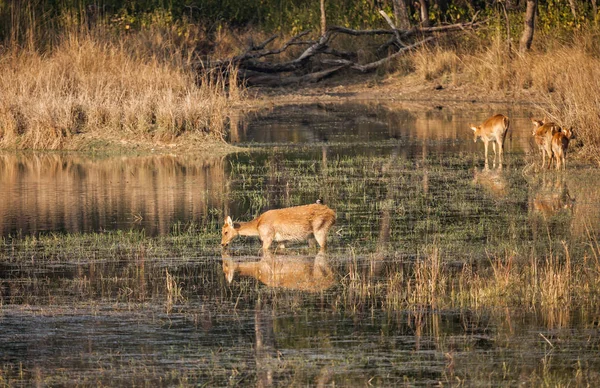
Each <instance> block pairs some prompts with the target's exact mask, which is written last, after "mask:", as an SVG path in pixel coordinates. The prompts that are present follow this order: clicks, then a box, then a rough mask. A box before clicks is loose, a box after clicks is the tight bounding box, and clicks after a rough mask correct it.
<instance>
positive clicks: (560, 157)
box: [531, 118, 575, 170]
mask: <svg viewBox="0 0 600 388" xmlns="http://www.w3.org/2000/svg"><path fill="white" fill-rule="evenodd" d="M531 122H532V123H533V133H532V135H533V137H534V139H535V143H536V144H537V146H538V149H539V150H540V152H541V153H542V167H544V166H545V165H546V156H548V166H547V168H550V166H551V165H552V160H553V159H556V169H557V170H559V169H560V168H561V167H562V169H563V170H564V169H565V168H566V158H567V149H568V148H569V140H571V139H574V138H575V135H574V134H573V130H572V129H567V128H561V127H559V126H558V125H557V124H555V123H553V122H547V121H546V120H545V119H544V120H536V119H533V118H532V119H531Z"/></svg>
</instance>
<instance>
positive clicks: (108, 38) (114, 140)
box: [0, 29, 242, 150]
mask: <svg viewBox="0 0 600 388" xmlns="http://www.w3.org/2000/svg"><path fill="white" fill-rule="evenodd" d="M171 38H173V37H172V36H171V35H169V34H167V33H165V32H164V31H159V30H158V29H157V30H148V31H139V32H131V33H119V34H114V33H110V32H109V31H103V30H101V29H98V30H96V31H92V32H89V31H87V32H81V31H77V30H73V31H71V32H65V34H63V35H61V36H60V37H59V38H57V39H58V40H57V42H56V43H55V45H54V46H53V47H52V48H51V49H46V50H41V49H38V48H36V47H33V48H22V47H19V46H16V45H15V46H12V47H8V48H5V49H4V51H3V52H2V53H1V54H0V89H1V90H2V93H3V98H2V99H1V100H0V147H2V148H16V149H50V150H58V149H85V148H86V147H89V146H90V144H98V140H101V141H103V142H106V143H107V144H117V145H122V146H125V147H126V148H127V147H136V146H142V147H144V148H148V149H150V148H159V147H161V146H165V147H174V146H177V145H178V144H181V143H184V142H185V143H187V144H188V145H189V143H190V142H191V143H196V144H197V145H199V146H201V145H202V144H203V143H206V142H210V143H215V142H217V141H219V140H220V139H222V136H223V134H224V130H225V126H226V123H227V120H228V117H229V115H230V114H231V112H232V109H233V105H235V104H236V103H238V102H240V101H241V99H242V90H241V89H240V88H238V86H237V81H236V72H235V70H233V69H232V71H231V72H230V76H229V77H227V76H223V75H222V74H210V73H207V72H204V73H203V75H201V76H199V75H198V72H196V71H195V70H194V66H193V62H192V58H188V57H186V55H188V52H187V51H186V50H185V46H184V45H183V44H181V43H180V42H177V41H176V40H175V39H174V38H173V39H171Z"/></svg>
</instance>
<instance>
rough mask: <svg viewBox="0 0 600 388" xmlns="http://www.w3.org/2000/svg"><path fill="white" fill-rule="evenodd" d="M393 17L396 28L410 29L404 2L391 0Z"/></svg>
mask: <svg viewBox="0 0 600 388" xmlns="http://www.w3.org/2000/svg"><path fill="white" fill-rule="evenodd" d="M392 4H393V5H394V17H395V18H396V26H397V27H398V28H399V29H401V30H408V29H410V19H409V18H408V8H407V7H406V2H405V1H404V0H393V1H392Z"/></svg>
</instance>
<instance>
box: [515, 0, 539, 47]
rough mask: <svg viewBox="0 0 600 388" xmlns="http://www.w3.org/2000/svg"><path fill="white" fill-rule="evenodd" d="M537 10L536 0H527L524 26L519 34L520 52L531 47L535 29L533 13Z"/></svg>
mask: <svg viewBox="0 0 600 388" xmlns="http://www.w3.org/2000/svg"><path fill="white" fill-rule="evenodd" d="M536 11H537V0H527V9H526V10H525V28H524V29H523V35H521V42H520V45H519V49H520V50H521V52H525V51H528V50H529V49H531V42H533V31H534V29H535V13H536Z"/></svg>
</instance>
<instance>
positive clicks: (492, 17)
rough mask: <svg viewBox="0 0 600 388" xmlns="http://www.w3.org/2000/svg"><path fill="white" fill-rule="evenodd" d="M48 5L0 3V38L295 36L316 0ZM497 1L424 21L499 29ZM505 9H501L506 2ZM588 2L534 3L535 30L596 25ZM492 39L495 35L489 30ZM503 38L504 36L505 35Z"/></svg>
mask: <svg viewBox="0 0 600 388" xmlns="http://www.w3.org/2000/svg"><path fill="white" fill-rule="evenodd" d="M98 4H99V3H98V2H97V1H96V0H78V1H76V0H49V1H43V2H10V1H0V40H4V41H6V40H11V41H13V42H17V43H19V44H23V43H28V42H31V41H36V40H39V41H45V42H46V43H48V42H51V40H52V39H53V38H54V37H53V34H52V32H54V35H56V34H58V33H60V30H61V29H64V28H67V27H71V28H73V27H75V28H78V27H80V26H85V25H89V24H91V23H95V22H99V21H102V22H103V23H105V24H107V25H109V26H110V27H112V28H113V29H115V30H128V29H141V28H147V27H149V26H153V27H170V26H173V25H177V24H182V22H183V24H185V23H194V24H197V25H201V26H203V28H204V30H205V31H207V32H209V33H211V32H214V31H217V30H218V29H219V28H221V27H222V26H227V27H228V28H229V27H232V28H240V27H249V26H251V27H253V28H255V29H259V30H262V31H264V32H282V33H286V34H296V33H298V32H301V31H305V30H313V31H318V30H319V25H320V8H319V2H318V1H317V0H288V1H283V0H246V1H241V2H240V1H237V0H191V1H190V0H170V1H165V0H149V1H134V0H127V1H125V0H105V1H102V2H101V6H99V5H98ZM407 6H408V13H409V15H410V18H411V21H412V23H413V24H415V25H416V24H417V23H418V21H419V9H418V7H417V6H416V5H415V3H414V2H409V1H407ZM504 6H505V4H504V3H503V2H480V1H475V2H469V1H464V0H454V1H448V2H444V1H431V0H430V1H429V18H430V21H431V23H432V24H433V25H441V24H446V23H458V22H466V21H468V20H471V18H472V17H473V15H474V14H475V12H478V13H479V17H478V19H479V20H489V21H490V23H491V25H492V26H493V25H495V24H496V25H498V24H501V26H499V27H498V28H500V29H504V30H506V18H505V15H504V8H503V7H504ZM506 6H508V5H506ZM325 7H326V16H327V24H328V25H341V26H344V27H351V28H359V29H360V28H387V25H386V23H385V21H384V20H383V19H382V18H381V16H380V15H379V12H378V11H379V10H384V11H385V12H387V13H388V14H389V15H393V3H392V0H354V1H349V0H345V1H333V0H326V2H325ZM508 7H509V8H508V16H509V17H508V19H509V21H510V29H511V31H510V35H511V36H512V37H513V39H514V37H518V36H519V35H520V33H521V31H522V28H523V23H522V20H523V13H524V7H525V3H524V2H522V3H520V4H518V5H517V6H516V7H515V6H514V5H513V7H510V6H508ZM591 8H592V7H591V5H590V4H589V3H587V2H582V1H578V0H577V1H576V3H575V13H576V17H575V16H574V15H573V12H572V10H571V8H570V6H569V2H568V1H564V0H541V1H540V2H539V12H538V14H539V17H538V18H537V20H536V30H538V31H539V32H542V33H543V34H545V35H548V34H552V35H555V36H558V37H561V36H565V34H568V33H570V32H572V31H574V30H580V29H581V28H583V26H584V25H585V24H586V23H589V22H591V21H594V20H595V15H593V14H592V9H591ZM494 35H496V34H495V33H494ZM504 35H506V31H504Z"/></svg>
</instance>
